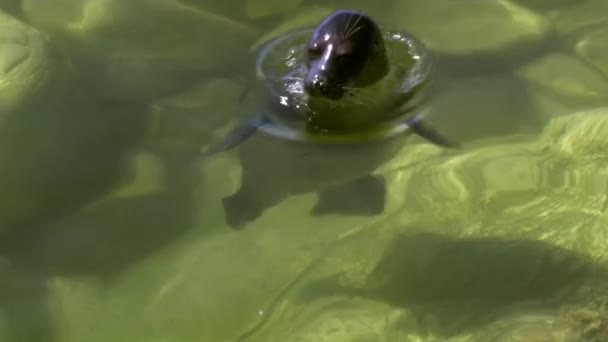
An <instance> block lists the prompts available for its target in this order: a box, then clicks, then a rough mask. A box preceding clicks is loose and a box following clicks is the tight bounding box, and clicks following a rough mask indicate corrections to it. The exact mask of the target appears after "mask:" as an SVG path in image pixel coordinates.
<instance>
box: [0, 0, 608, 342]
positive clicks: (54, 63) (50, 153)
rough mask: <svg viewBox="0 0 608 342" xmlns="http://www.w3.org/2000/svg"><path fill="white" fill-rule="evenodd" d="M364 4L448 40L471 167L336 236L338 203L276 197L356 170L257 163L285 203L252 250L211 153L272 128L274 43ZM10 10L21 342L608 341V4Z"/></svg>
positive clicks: (4, 151)
mask: <svg viewBox="0 0 608 342" xmlns="http://www.w3.org/2000/svg"><path fill="white" fill-rule="evenodd" d="M338 8H353V9H358V10H362V11H365V12H367V13H369V14H370V15H372V16H373V17H374V18H375V19H376V20H377V21H378V22H379V23H381V24H382V25H383V26H385V27H390V28H394V29H398V30H399V29H401V30H406V31H408V32H410V33H411V34H413V35H414V36H416V37H417V38H419V39H420V40H421V41H423V42H424V43H425V44H427V46H428V47H429V49H430V50H431V51H432V54H433V63H434V64H433V66H434V73H433V79H432V81H433V88H432V91H431V92H430V94H429V102H428V104H427V106H428V107H427V108H428V111H429V112H428V114H429V120H430V122H431V123H432V125H433V126H434V127H436V128H437V129H438V130H440V131H442V132H446V133H448V134H449V135H450V136H451V137H453V138H455V139H457V140H458V141H460V142H462V144H463V148H462V149H458V150H449V149H443V148H439V147H437V146H434V145H431V144H429V143H428V142H426V141H424V140H422V139H420V138H417V137H415V136H409V137H407V139H406V141H405V142H403V146H402V147H400V148H399V150H398V151H399V152H398V153H397V154H396V155H395V156H394V158H392V159H390V160H389V161H387V162H384V163H382V164H381V165H379V167H378V168H377V170H375V172H374V174H376V175H381V176H383V177H384V179H385V183H386V189H387V195H386V207H385V210H384V212H383V213H382V214H380V215H337V214H327V215H322V216H314V215H311V213H310V210H311V208H313V207H314V206H315V205H316V203H317V194H316V193H315V192H307V193H302V194H296V195H294V196H289V197H286V198H283V199H281V200H278V201H276V200H275V201H274V202H272V201H271V200H269V198H271V197H272V196H271V195H272V194H273V191H275V190H276V189H277V188H280V187H281V186H280V185H281V184H284V185H285V184H287V185H291V184H295V185H297V187H299V188H302V189H310V188H311V185H310V184H309V183H310V179H311V178H313V177H311V176H318V177H320V176H323V178H326V177H332V176H333V175H334V172H333V170H327V169H323V170H318V174H317V173H315V174H314V175H311V174H309V173H306V172H303V170H306V167H307V166H309V164H310V161H314V162H315V163H319V162H320V161H319V155H315V156H308V155H307V154H306V153H313V152H314V150H311V151H307V150H306V151H303V152H299V154H298V155H297V157H298V158H295V155H291V156H290V155H289V152H288V153H287V154H280V153H281V152H280V151H281V150H280V149H279V148H276V149H274V147H276V146H275V145H272V144H271V145H270V147H272V149H271V148H264V147H263V146H264V145H260V146H262V147H259V148H258V149H257V150H256V149H255V146H254V148H253V149H252V151H253V152H251V154H252V155H253V153H259V155H256V156H253V157H252V156H249V159H248V160H249V163H252V164H250V165H253V167H254V168H256V167H257V169H256V170H257V171H256V172H257V175H258V176H257V178H256V180H257V181H258V182H259V184H258V185H259V186H260V187H261V189H262V190H259V191H256V192H255V194H254V195H255V197H254V198H252V201H253V202H256V201H258V202H261V201H270V202H272V204H273V205H272V207H270V208H269V209H268V210H266V211H265V212H264V213H263V214H262V215H260V216H259V217H258V218H257V219H255V220H253V221H252V222H250V223H249V224H247V225H246V226H245V227H244V228H243V229H242V230H239V231H235V230H233V229H231V228H230V227H229V226H228V225H227V224H226V219H225V217H224V208H223V205H222V200H223V199H224V198H225V197H226V196H229V195H231V194H232V193H234V192H235V191H236V190H237V189H238V188H239V183H240V177H241V167H240V163H239V159H238V156H237V154H236V153H235V151H230V152H227V153H223V154H219V155H216V156H211V157H203V156H202V154H201V153H200V149H201V147H203V146H205V145H207V144H209V143H210V142H211V141H214V139H216V138H217V137H221V136H222V135H223V134H225V130H226V129H225V128H226V126H229V125H230V123H231V120H233V119H235V118H240V117H242V116H243V115H245V114H247V113H249V112H251V111H253V110H254V109H253V107H252V106H253V105H252V102H253V100H255V99H251V98H250V97H249V98H247V99H246V100H245V102H244V103H243V104H241V103H239V100H240V98H241V95H242V93H243V90H244V89H245V88H246V86H247V84H248V83H247V82H248V81H249V80H250V79H251V77H252V76H254V75H253V69H254V62H255V51H256V50H255V48H256V47H258V46H259V45H260V42H263V41H265V40H267V39H270V38H272V37H276V36H278V35H280V34H283V33H285V32H287V31H289V30H291V29H296V28H300V27H309V26H314V25H315V24H316V23H317V22H318V21H319V20H320V19H321V18H323V17H324V16H325V15H327V14H329V13H331V12H332V11H333V10H335V9H338ZM0 10H1V11H0V50H1V52H0V196H2V200H1V201H0V256H1V259H0V277H1V281H0V341H2V342H4V341H7V342H12V341H16V342H21V341H28V342H29V341H36V342H42V341H50V342H64V341H65V342H80V341H90V342H96V341H100V342H102V341H103V342H106V341H117V342H120V341H125V342H127V341H128V342H139V341H142V342H143V341H146V342H152V341H154V342H155V341H172V342H178V341H180V342H181V341H184V342H185V341H188V342H190V341H205V342H207V341H209V342H222V341H251V342H265V341H298V342H304V341H332V342H341V341H344V342H351V341H357V342H362V341H387V342H393V341H395V342H401V341H424V342H427V341H484V342H487V341H491V342H510V341H513V342H514V341H527V342H538V341H543V342H549V341H572V342H575V341H605V340H606V337H607V336H608V329H606V323H607V322H608V316H607V315H608V313H607V311H606V307H605V300H606V289H607V288H608V286H607V284H608V282H607V281H606V280H607V279H608V278H607V277H606V270H605V252H606V238H607V234H606V233H605V226H606V224H607V223H608V216H606V206H607V203H608V197H607V196H608V168H606V165H608V164H607V163H606V161H607V159H608V152H606V151H608V140H607V138H606V137H607V136H608V96H606V94H608V48H606V46H605V44H604V42H605V41H606V40H607V39H608V3H606V1H605V0H576V1H575V0H521V1H516V0H510V1H507V0H502V1H499V0H490V1H488V0H452V1H449V0H432V1H431V0H427V1H417V0H395V1H390V0H382V1H375V2H373V3H370V2H369V1H363V0H360V1H328V2H321V1H290V2H284V1H277V0H249V1H245V0H242V1H225V2H214V1H210V0H181V1H175V0H141V1H138V2H135V1H133V2H126V1H119V0H93V1H85V0H48V1H40V0H0ZM268 151H273V152H272V155H269V154H264V152H268ZM349 152H350V153H352V152H353V151H352V150H351V151H349ZM357 152H359V150H357ZM314 153H316V152H314ZM355 154H357V153H355ZM285 156H287V157H285ZM361 156H362V154H359V155H358V157H359V158H358V159H354V160H350V159H349V160H348V161H346V162H342V161H341V160H340V163H338V166H337V167H339V166H340V165H339V164H344V166H348V168H349V169H358V168H365V167H367V165H362V163H363V162H362V161H361V160H362V159H363V158H360V157H361ZM268 157H270V158H268ZM374 157H378V155H377V154H374ZM321 159H323V158H321ZM307 161H308V162H307ZM321 162H322V160H321ZM347 162H350V163H351V164H347ZM315 165H316V164H315ZM364 166H365V167H364ZM281 172H282V173H281ZM268 175H270V177H267V176H268ZM281 175H282V176H281ZM285 178H287V179H285ZM265 179H266V180H265ZM264 181H267V183H264ZM315 184H316V183H315ZM366 184H367V185H368V186H370V187H371V189H374V188H373V186H374V184H375V183H373V182H372V183H366ZM313 185H314V184H313ZM273 189H274V190H273ZM366 189H370V188H366V187H361V188H359V192H358V193H356V196H353V195H352V192H348V189H341V190H343V191H345V192H344V193H342V195H341V196H338V197H333V198H332V200H333V201H334V203H331V201H330V204H332V205H334V206H335V205H336V203H335V201H336V199H338V200H339V201H345V202H348V201H351V202H352V203H351V204H353V205H359V206H361V205H362V204H361V202H363V207H365V208H366V209H369V210H372V209H373V208H372V207H374V205H373V204H374V203H372V202H373V201H374V199H373V198H374V196H375V195H377V193H375V192H374V191H372V190H371V189H370V190H369V192H367V190H366ZM348 203H350V202H348ZM326 204H327V203H326ZM340 204H342V203H340ZM366 204H367V206H366ZM238 208H239V207H238V206H237V209H238ZM370 208H372V209H370ZM242 210H245V208H243V209H242Z"/></svg>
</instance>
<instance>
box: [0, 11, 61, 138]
mask: <svg viewBox="0 0 608 342" xmlns="http://www.w3.org/2000/svg"><path fill="white" fill-rule="evenodd" d="M70 76H71V69H70V68H69V62H68V61H67V59H65V58H63V56H59V54H58V53H57V51H56V50H55V49H54V48H53V47H51V45H50V43H49V41H48V37H47V36H46V35H45V34H44V33H42V32H40V31H38V30H36V29H35V28H33V27H31V26H29V25H27V24H25V23H23V22H21V21H19V20H17V19H15V18H14V17H12V16H9V15H8V14H5V13H3V12H0V129H2V127H3V126H4V124H5V122H6V121H7V120H10V117H11V115H17V114H15V113H17V112H19V111H22V110H26V109H31V108H36V106H37V105H44V104H45V102H44V101H50V100H53V98H54V96H56V95H59V94H62V91H64V90H65V86H66V80H68V79H69V78H70Z"/></svg>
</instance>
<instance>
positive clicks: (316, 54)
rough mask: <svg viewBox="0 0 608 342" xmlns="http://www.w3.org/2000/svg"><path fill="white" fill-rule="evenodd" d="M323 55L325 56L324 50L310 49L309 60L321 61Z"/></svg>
mask: <svg viewBox="0 0 608 342" xmlns="http://www.w3.org/2000/svg"><path fill="white" fill-rule="evenodd" d="M322 54H323V50H322V49H320V48H318V47H311V48H308V58H309V59H310V60H315V59H319V58H321V55H322Z"/></svg>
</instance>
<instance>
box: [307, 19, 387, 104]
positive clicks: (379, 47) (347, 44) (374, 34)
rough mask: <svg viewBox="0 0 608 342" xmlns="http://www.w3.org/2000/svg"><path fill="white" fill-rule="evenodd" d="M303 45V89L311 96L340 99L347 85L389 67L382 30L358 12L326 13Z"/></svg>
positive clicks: (378, 76) (379, 75) (367, 81)
mask: <svg viewBox="0 0 608 342" xmlns="http://www.w3.org/2000/svg"><path fill="white" fill-rule="evenodd" d="M306 48H307V52H306V58H307V64H308V74H307V75H306V80H305V89H306V91H307V92H308V93H309V94H310V95H313V96H321V97H326V98H330V99H336V100H337V99H340V98H342V97H343V96H344V94H345V90H346V89H348V88H349V87H353V88H360V87H365V86H367V85H370V84H373V83H375V82H377V81H379V80H381V79H382V78H383V77H384V76H385V75H386V74H387V73H388V70H389V61H388V58H387V56H386V49H385V46H384V39H383V38H382V32H381V30H380V28H379V27H378V25H377V24H376V23H375V22H374V21H373V20H372V19H371V18H370V17H368V16H367V15H365V14H362V13H358V12H354V11H350V10H340V11H337V12H335V13H333V14H332V15H330V16H328V17H327V18H325V19H324V20H323V21H322V22H321V23H320V24H319V26H318V27H317V28H316V29H315V30H314V32H313V33H312V35H311V37H310V40H309V41H308V43H307V45H306Z"/></svg>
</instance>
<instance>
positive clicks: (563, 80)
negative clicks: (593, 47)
mask: <svg viewBox="0 0 608 342" xmlns="http://www.w3.org/2000/svg"><path fill="white" fill-rule="evenodd" d="M606 32H607V33H608V31H606ZM606 38H608V34H607V35H606ZM606 52H607V54H606V57H607V58H608V49H606ZM596 60H600V59H599V58H598V59H596ZM606 65H607V66H608V64H606ZM556 71H559V72H556ZM517 73H518V74H519V75H520V77H521V78H522V79H524V80H526V81H527V82H528V84H529V85H530V86H533V87H537V88H540V90H544V91H548V92H550V93H552V94H553V96H554V97H555V98H556V99H559V101H560V102H561V103H563V104H567V105H578V106H585V107H590V106H593V105H602V104H604V105H605V104H608V101H607V100H606V95H605V94H607V93H608V77H606V76H605V75H603V74H601V73H598V72H597V70H596V69H595V68H593V67H591V66H590V65H588V64H585V63H584V62H583V61H581V60H580V59H578V58H576V57H575V56H569V55H566V54H557V53H556V54H551V55H548V56H546V57H543V58H540V59H539V60H537V61H535V62H534V63H532V64H529V65H527V66H525V67H524V68H522V69H520V70H518V72H517Z"/></svg>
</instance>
